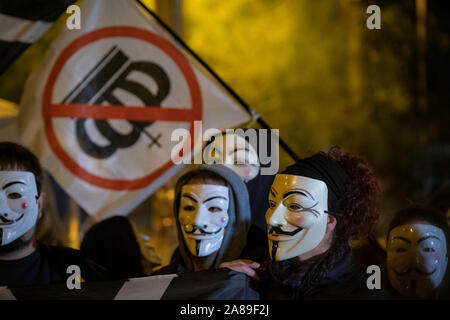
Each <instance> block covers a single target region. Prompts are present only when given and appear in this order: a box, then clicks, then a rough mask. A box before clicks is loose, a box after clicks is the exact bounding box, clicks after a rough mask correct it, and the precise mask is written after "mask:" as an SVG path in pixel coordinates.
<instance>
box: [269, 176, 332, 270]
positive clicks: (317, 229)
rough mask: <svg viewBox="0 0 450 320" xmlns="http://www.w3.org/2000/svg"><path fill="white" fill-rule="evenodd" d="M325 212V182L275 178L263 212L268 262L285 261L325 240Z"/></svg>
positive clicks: (326, 193)
mask: <svg viewBox="0 0 450 320" xmlns="http://www.w3.org/2000/svg"><path fill="white" fill-rule="evenodd" d="M327 209H328V188H327V185H326V184H325V182H323V181H321V180H317V179H312V178H308V177H303V176H296V175H290V174H277V175H276V177H275V180H274V182H273V184H272V187H271V190H270V193H269V209H268V210H267V212H266V221H267V225H268V238H269V250H270V257H271V259H272V260H276V261H281V260H286V259H290V258H293V257H296V256H299V255H301V254H303V253H306V252H308V251H311V250H313V249H314V248H316V247H317V246H318V245H319V243H320V242H321V241H322V239H323V238H324V236H325V232H326V226H327V221H328V215H327V213H326V212H327Z"/></svg>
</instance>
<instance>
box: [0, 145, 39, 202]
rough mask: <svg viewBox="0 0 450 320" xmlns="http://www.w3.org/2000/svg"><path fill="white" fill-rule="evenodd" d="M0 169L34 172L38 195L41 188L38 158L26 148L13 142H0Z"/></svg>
mask: <svg viewBox="0 0 450 320" xmlns="http://www.w3.org/2000/svg"><path fill="white" fill-rule="evenodd" d="M0 169H1V170H3V171H6V170H21V171H29V172H32V173H33V174H34V178H35V179H36V186H37V192H38V196H39V195H40V194H41V188H42V180H43V174H42V168H41V165H40V164H39V160H38V158H37V157H36V156H35V155H34V154H33V153H32V152H31V151H30V150H28V149H27V148H25V147H23V146H21V145H19V144H17V143H13V142H0Z"/></svg>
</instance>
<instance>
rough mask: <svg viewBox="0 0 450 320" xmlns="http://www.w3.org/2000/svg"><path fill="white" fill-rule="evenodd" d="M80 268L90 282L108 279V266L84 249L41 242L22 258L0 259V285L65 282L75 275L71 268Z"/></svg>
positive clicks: (83, 276) (84, 277) (82, 274)
mask: <svg viewBox="0 0 450 320" xmlns="http://www.w3.org/2000/svg"><path fill="white" fill-rule="evenodd" d="M70 265H77V266H79V267H80V271H81V277H82V278H83V279H84V280H86V281H96V280H107V279H108V273H107V271H106V269H104V268H103V267H101V266H99V265H97V264H96V263H94V262H92V261H90V260H88V259H86V258H85V257H83V255H82V254H81V252H80V251H78V250H75V249H71V248H65V247H54V246H46V245H43V244H38V246H37V248H36V250H35V251H34V252H33V253H32V254H30V255H28V256H26V257H24V258H21V259H17V260H0V286H24V285H44V284H50V283H60V282H65V281H66V280H67V277H68V276H70V275H71V274H68V273H67V267H69V266H70Z"/></svg>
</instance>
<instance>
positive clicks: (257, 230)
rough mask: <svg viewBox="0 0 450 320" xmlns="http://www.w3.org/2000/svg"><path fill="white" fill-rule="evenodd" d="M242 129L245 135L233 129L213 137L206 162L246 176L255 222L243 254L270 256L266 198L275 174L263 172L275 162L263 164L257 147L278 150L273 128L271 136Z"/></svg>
mask: <svg viewBox="0 0 450 320" xmlns="http://www.w3.org/2000/svg"><path fill="white" fill-rule="evenodd" d="M239 130H242V129H239ZM249 130H254V129H249ZM242 132H243V134H244V136H243V135H240V134H238V133H236V132H234V131H233V132H222V134H221V135H216V136H213V137H211V138H210V140H209V141H208V142H207V143H206V144H205V147H204V148H203V157H204V160H205V163H207V164H212V163H216V164H223V165H225V166H226V167H228V168H230V169H231V170H233V171H234V172H235V173H237V174H238V175H239V176H240V177H241V178H242V179H243V180H244V182H245V185H246V186H247V190H248V194H249V199H250V208H251V226H250V229H249V231H248V235H247V245H246V247H245V248H244V251H243V255H244V256H246V257H248V258H249V259H254V260H266V259H268V248H267V241H266V240H265V239H266V233H267V225H266V222H265V218H264V213H265V212H266V210H267V209H268V202H267V200H266V199H267V196H268V195H269V190H270V186H271V185H272V183H273V179H274V178H275V174H262V170H264V166H267V165H271V163H269V164H261V162H260V159H259V156H258V152H257V149H256V148H257V147H258V150H260V151H261V150H262V149H264V150H262V151H261V152H263V154H264V155H265V156H268V155H271V156H272V155H274V153H275V150H272V145H271V141H272V137H271V136H270V134H271V133H270V132H269V135H268V136H267V137H266V138H267V139H262V138H261V136H258V135H257V134H256V131H252V132H245V130H243V131H242ZM245 135H247V136H248V137H249V141H247V140H246V139H245ZM252 137H253V140H252ZM272 161H274V160H273V159H272Z"/></svg>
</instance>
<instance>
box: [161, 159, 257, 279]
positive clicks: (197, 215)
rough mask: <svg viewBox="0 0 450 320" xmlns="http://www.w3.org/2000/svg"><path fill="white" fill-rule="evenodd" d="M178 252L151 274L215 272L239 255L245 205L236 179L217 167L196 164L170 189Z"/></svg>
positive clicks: (247, 221) (245, 198) (247, 207)
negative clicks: (173, 196)
mask: <svg viewBox="0 0 450 320" xmlns="http://www.w3.org/2000/svg"><path fill="white" fill-rule="evenodd" d="M174 214H175V221H176V226H177V229H178V244H179V246H178V248H177V249H176V250H175V252H174V254H173V255H172V259H171V262H170V264H169V265H168V266H166V267H164V268H162V269H160V270H157V271H156V272H155V273H153V275H160V274H167V273H184V272H189V271H201V270H209V269H214V268H218V267H219V265H220V264H221V263H222V262H223V261H230V260H234V259H238V258H240V257H241V253H242V250H243V248H244V247H245V244H246V237H247V232H248V229H249V227H250V220H251V214H250V205H249V199H248V192H247V188H246V186H245V184H244V182H243V181H242V179H241V178H240V177H239V176H238V175H237V174H236V173H234V172H233V171H232V170H231V169H229V168H227V167H225V166H222V165H202V166H200V167H199V168H197V169H194V170H192V171H189V172H187V173H186V174H184V175H183V176H182V177H181V178H180V179H179V180H178V181H177V184H176V186H175V201H174Z"/></svg>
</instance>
